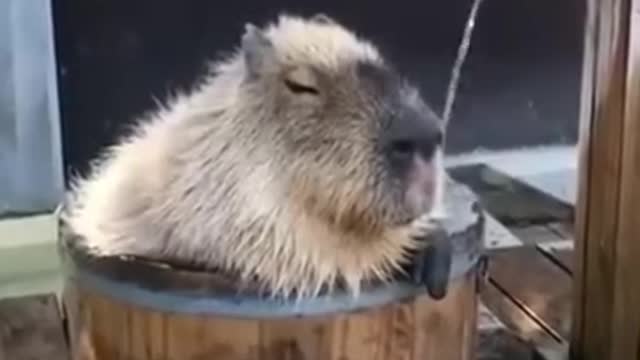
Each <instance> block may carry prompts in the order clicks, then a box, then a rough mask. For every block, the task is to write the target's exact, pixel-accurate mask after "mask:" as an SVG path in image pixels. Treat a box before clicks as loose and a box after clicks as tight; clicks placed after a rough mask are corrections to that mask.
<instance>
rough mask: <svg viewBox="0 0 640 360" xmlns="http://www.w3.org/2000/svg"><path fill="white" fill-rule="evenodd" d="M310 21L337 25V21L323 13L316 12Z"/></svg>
mask: <svg viewBox="0 0 640 360" xmlns="http://www.w3.org/2000/svg"><path fill="white" fill-rule="evenodd" d="M311 21H313V22H317V23H321V24H326V25H339V24H338V22H337V21H336V20H335V19H334V18H332V17H330V16H329V15H327V14H325V13H318V14H315V15H313V16H312V17H311Z"/></svg>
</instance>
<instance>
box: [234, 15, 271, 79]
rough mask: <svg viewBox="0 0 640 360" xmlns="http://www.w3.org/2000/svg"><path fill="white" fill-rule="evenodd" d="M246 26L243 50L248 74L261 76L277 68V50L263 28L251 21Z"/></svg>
mask: <svg viewBox="0 0 640 360" xmlns="http://www.w3.org/2000/svg"><path fill="white" fill-rule="evenodd" d="M244 28H245V30H244V34H243V35H242V51H243V53H244V60H245V66H246V67H247V74H248V76H250V77H259V76H260V75H261V74H263V73H265V72H268V71H270V70H273V69H274V68H275V66H276V51H275V48H274V46H273V43H272V42H271V40H269V39H268V38H267V36H266V35H265V34H264V33H263V32H262V30H260V29H258V28H257V27H256V26H255V25H253V24H251V23H247V24H246V25H245V26H244Z"/></svg>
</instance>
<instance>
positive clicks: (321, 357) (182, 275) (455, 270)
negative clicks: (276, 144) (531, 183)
mask: <svg viewBox="0 0 640 360" xmlns="http://www.w3.org/2000/svg"><path fill="white" fill-rule="evenodd" d="M447 204H448V205H449V209H450V212H451V213H452V214H455V216H453V217H452V219H451V220H450V221H449V222H448V223H446V224H445V230H446V231H447V233H448V235H447V239H448V240H449V241H451V242H452V244H453V250H454V251H453V254H454V255H453V261H452V264H451V271H450V276H449V279H450V282H449V289H448V293H447V295H446V296H445V297H444V298H442V299H441V300H434V299H432V298H431V297H430V296H429V295H428V293H427V292H426V291H425V290H424V288H423V287H420V286H417V285H415V284H413V283H411V282H408V281H402V280H398V281H397V282H394V283H392V284H389V285H385V286H378V287H372V288H369V289H366V290H365V291H364V292H363V294H362V295H361V296H360V297H358V298H357V299H353V298H352V297H350V296H349V295H346V294H334V295H332V296H321V297H319V298H314V299H312V300H306V301H303V302H300V303H293V302H290V303H289V302H282V301H278V300H269V299H265V298H264V297H260V296H258V295H257V294H255V293H250V292H249V293H242V294H240V293H239V292H238V291H237V290H233V284H232V283H229V281H226V280H225V279H223V278H221V277H220V276H219V275H216V274H213V273H208V272H203V271H195V270H187V269H184V268H182V269H180V268H175V267H169V266H166V265H163V264H157V263H150V262H145V261H142V260H139V259H129V258H120V257H100V258H98V257H94V256H92V255H90V254H89V253H88V252H87V251H85V249H82V248H79V247H77V246H75V245H74V244H75V243H74V242H72V241H69V240H70V239H72V236H71V235H70V234H68V233H65V232H64V226H62V227H61V229H63V231H62V234H61V235H62V236H60V239H61V241H60V242H59V245H60V246H59V250H60V254H61V257H62V260H63V265H64V270H65V276H66V282H65V290H64V308H65V313H66V315H67V318H68V323H67V324H68V332H69V335H70V345H71V350H72V353H73V358H74V359H87V360H89V359H91V360H93V359H96V360H143V359H145V360H150V359H153V360H156V359H166V360H196V359H197V360H205V359H207V360H218V359H219V360H391V359H403V360H471V359H472V357H473V351H472V350H473V348H474V345H475V331H476V311H477V303H476V299H477V296H476V294H477V288H478V285H479V282H478V280H479V279H480V276H481V274H482V271H479V270H481V269H482V268H483V266H482V264H483V261H481V260H482V259H483V257H482V231H483V216H482V215H481V213H480V212H479V211H478V208H477V205H476V203H475V197H474V196H473V194H471V193H470V192H469V190H467V189H466V188H465V187H463V186H460V185H457V184H452V185H451V186H450V188H449V191H448V196H447Z"/></svg>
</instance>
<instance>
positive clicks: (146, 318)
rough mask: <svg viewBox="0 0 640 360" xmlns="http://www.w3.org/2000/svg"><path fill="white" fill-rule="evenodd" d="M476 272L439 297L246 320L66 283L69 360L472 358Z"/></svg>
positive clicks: (467, 359)
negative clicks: (141, 302)
mask: <svg viewBox="0 0 640 360" xmlns="http://www.w3.org/2000/svg"><path fill="white" fill-rule="evenodd" d="M475 292H476V276H475V273H474V272H469V274H467V275H465V276H464V277H461V278H460V279H458V280H457V281H455V282H453V283H452V284H451V291H450V292H449V294H448V295H447V297H445V298H444V299H442V300H440V301H434V300H432V299H431V298H429V297H428V296H427V295H422V296H418V297H415V298H412V299H410V300H408V301H405V302H397V303H392V304H388V305H385V306H381V307H375V308H371V309H367V310H364V311H359V312H350V313H336V314H331V315H318V316H305V317H297V318H274V319H250V318H232V317H224V316H213V315H211V314H207V315H202V316H200V315H194V314H178V313H164V312H158V311H156V310H153V309H148V308H143V307H140V306H135V305H131V304H126V303H123V302H121V301H119V300H116V299H113V298H111V297H109V296H107V295H104V294H100V293H97V292H93V291H90V290H88V289H84V288H82V287H80V286H78V285H77V284H73V283H71V284H68V286H67V289H66V290H65V296H64V297H65V308H66V310H67V314H68V317H69V330H70V340H71V347H72V352H73V356H74V357H73V358H74V360H160V359H162V360H218V359H220V360H396V359H397V360H471V359H472V349H473V346H474V343H473V341H474V337H475V336H474V335H475V326H476V307H477V304H476V296H475Z"/></svg>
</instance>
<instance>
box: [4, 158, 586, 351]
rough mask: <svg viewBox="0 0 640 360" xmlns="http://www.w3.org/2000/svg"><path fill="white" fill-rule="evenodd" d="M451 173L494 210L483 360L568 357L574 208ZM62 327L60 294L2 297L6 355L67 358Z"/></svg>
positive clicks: (494, 180)
mask: <svg viewBox="0 0 640 360" xmlns="http://www.w3.org/2000/svg"><path fill="white" fill-rule="evenodd" d="M450 173H451V175H452V177H453V178H455V179H456V180H458V181H460V182H463V183H465V184H467V185H469V186H470V187H471V188H472V189H473V190H474V191H475V192H476V194H478V196H479V198H480V201H481V203H482V204H483V206H484V207H485V209H486V210H487V211H488V214H489V215H490V216H491V218H490V219H489V221H488V223H487V236H486V238H487V247H488V248H489V257H490V265H489V272H488V281H487V282H486V284H485V286H484V287H483V289H482V292H481V295H480V296H481V305H480V316H479V319H478V327H479V330H480V331H479V339H478V340H479V341H478V344H477V359H478V360H502V359H504V360H524V359H531V360H533V359H547V360H560V359H564V358H565V356H566V355H565V354H564V352H565V351H566V349H567V342H568V338H569V331H570V315H571V311H570V310H571V309H570V306H571V285H572V280H571V276H572V269H573V261H572V249H573V235H572V221H573V207H572V206H571V205H570V204H566V203H564V202H562V201H559V200H557V199H555V198H553V197H551V196H549V195H546V194H545V193H543V192H541V191H539V190H536V189H535V188H533V187H531V186H528V185H525V184H524V183H522V182H520V181H518V180H516V179H514V178H511V177H509V176H507V175H505V174H502V173H500V172H499V171H496V170H494V169H492V168H490V167H487V166H485V165H471V166H464V167H456V168H455V169H452V170H451V171H450ZM63 329H64V326H63V318H62V317H61V315H60V311H59V308H58V306H57V299H56V296H55V295H53V294H43V295H40V296H30V297H25V298H19V299H4V300H0V360H27V359H29V360H31V359H50V360H63V359H64V360H67V359H69V354H68V351H67V347H66V340H65V339H66V335H65V333H64V330H63Z"/></svg>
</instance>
